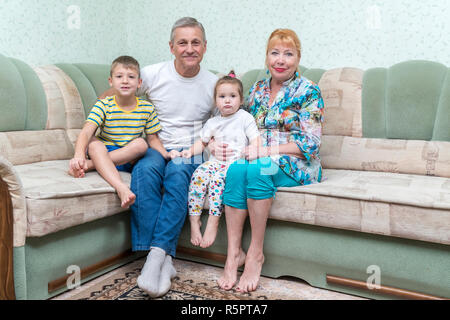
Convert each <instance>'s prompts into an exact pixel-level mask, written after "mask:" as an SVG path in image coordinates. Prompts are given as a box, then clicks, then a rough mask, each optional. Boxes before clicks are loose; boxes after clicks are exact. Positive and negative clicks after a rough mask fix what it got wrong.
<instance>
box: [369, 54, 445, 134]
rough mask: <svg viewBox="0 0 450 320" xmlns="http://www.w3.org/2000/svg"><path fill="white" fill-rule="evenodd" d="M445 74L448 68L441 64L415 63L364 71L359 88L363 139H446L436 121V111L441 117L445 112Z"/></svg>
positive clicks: (440, 122) (403, 63)
mask: <svg viewBox="0 0 450 320" xmlns="http://www.w3.org/2000/svg"><path fill="white" fill-rule="evenodd" d="M447 74H448V68H447V67H446V66H444V65H442V64H440V63H436V62H431V61H418V60H415V61H406V62H402V63H399V64H396V65H394V66H392V67H390V68H389V69H384V68H375V69H369V70H367V71H366V72H365V73H364V77H363V88H362V124H363V136H364V137H367V138H389V139H408V140H432V139H435V138H438V137H439V139H442V138H446V139H445V140H448V136H449V134H448V128H445V126H444V125H443V124H442V121H441V120H439V121H437V116H439V114H438V109H439V113H443V114H444V115H445V112H446V110H448V100H449V99H448V93H446V92H447V91H448V88H447V89H446V88H445V83H446V78H447ZM443 84H444V85H443ZM445 96H447V98H445ZM446 101H447V102H446ZM447 123H448V122H447ZM435 124H437V126H436V127H435ZM435 129H436V130H437V131H438V133H436V134H434V133H433V132H434V130H435Z"/></svg>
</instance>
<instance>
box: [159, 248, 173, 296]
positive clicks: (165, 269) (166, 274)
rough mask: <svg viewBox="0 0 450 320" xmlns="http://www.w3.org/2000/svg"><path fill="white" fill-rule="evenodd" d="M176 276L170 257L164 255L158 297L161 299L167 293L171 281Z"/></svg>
mask: <svg viewBox="0 0 450 320" xmlns="http://www.w3.org/2000/svg"><path fill="white" fill-rule="evenodd" d="M176 275H177V271H176V270H175V267H174V266H173V263H172V256H170V255H169V254H168V255H166V258H165V259H164V264H163V266H162V270H161V277H160V278H159V290H158V296H159V297H161V296H163V295H165V294H166V293H167V292H169V290H170V287H171V285H172V279H173V278H175V276H176Z"/></svg>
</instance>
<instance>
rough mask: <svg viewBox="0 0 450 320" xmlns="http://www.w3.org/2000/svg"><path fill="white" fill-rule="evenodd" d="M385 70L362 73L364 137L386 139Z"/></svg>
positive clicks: (379, 69) (374, 69) (370, 70)
mask: <svg viewBox="0 0 450 320" xmlns="http://www.w3.org/2000/svg"><path fill="white" fill-rule="evenodd" d="M386 77H387V70H386V69H384V68H373V69H369V70H367V71H366V72H364V75H363V82H362V88H363V90H362V110H361V118H362V132H363V136H364V137H368V138H385V137H386V111H385V108H386V104H385V102H386V101H385V98H384V97H385V95H386V93H385V91H386V85H385V80H386Z"/></svg>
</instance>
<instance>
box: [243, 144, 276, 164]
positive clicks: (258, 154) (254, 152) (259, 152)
mask: <svg viewBox="0 0 450 320" xmlns="http://www.w3.org/2000/svg"><path fill="white" fill-rule="evenodd" d="M269 155H270V147H263V146H260V145H249V146H247V147H245V148H244V151H242V156H243V157H244V158H245V160H247V161H252V160H255V159H259V158H264V157H267V156H269Z"/></svg>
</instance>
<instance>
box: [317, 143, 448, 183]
mask: <svg viewBox="0 0 450 320" xmlns="http://www.w3.org/2000/svg"><path fill="white" fill-rule="evenodd" d="M320 156H321V159H322V165H323V167H324V168H329V169H347V170H362V171H379V172H392V173H411V174H419V175H428V176H438V177H446V178H450V142H447V141H423V140H400V139H391V140H388V139H368V138H353V137H344V136H322V146H321V149H320Z"/></svg>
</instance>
